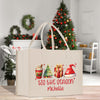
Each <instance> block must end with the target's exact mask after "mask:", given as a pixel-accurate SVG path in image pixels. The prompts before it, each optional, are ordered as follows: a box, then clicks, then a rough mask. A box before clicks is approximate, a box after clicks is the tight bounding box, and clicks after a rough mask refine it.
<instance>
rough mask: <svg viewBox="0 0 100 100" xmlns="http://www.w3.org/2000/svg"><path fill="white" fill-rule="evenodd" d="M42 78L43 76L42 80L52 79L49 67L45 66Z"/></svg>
mask: <svg viewBox="0 0 100 100" xmlns="http://www.w3.org/2000/svg"><path fill="white" fill-rule="evenodd" d="M43 76H44V78H51V77H52V72H51V70H50V68H49V65H47V68H46V70H45V72H44V75H43Z"/></svg>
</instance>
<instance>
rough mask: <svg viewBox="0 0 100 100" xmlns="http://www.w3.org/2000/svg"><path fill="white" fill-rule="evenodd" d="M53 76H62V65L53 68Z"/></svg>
mask: <svg viewBox="0 0 100 100" xmlns="http://www.w3.org/2000/svg"><path fill="white" fill-rule="evenodd" d="M54 76H55V77H57V78H60V77H62V76H63V66H62V65H56V67H55V68H54Z"/></svg>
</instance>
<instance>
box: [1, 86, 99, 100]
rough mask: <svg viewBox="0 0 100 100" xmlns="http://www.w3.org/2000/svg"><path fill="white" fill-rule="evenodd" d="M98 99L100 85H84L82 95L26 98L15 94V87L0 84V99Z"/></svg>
mask: <svg viewBox="0 0 100 100" xmlns="http://www.w3.org/2000/svg"><path fill="white" fill-rule="evenodd" d="M40 99H41V100H100V86H85V87H83V94H82V95H75V96H66V97H65V96H64V97H50V98H28V97H24V96H16V95H15V87H13V86H4V87H3V86H1V87H0V100H40Z"/></svg>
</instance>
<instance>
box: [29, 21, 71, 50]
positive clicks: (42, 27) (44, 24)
mask: <svg viewBox="0 0 100 100" xmlns="http://www.w3.org/2000/svg"><path fill="white" fill-rule="evenodd" d="M46 25H49V26H50V29H51V37H52V38H51V40H52V50H54V39H53V30H52V28H51V27H52V26H53V27H54V28H55V29H56V31H57V32H58V33H59V35H60V36H61V38H62V39H63V41H64V42H65V44H66V47H67V50H69V47H68V44H67V42H66V41H65V39H64V36H63V35H62V33H61V32H60V31H59V30H58V28H56V26H54V25H53V24H52V23H43V24H42V25H41V26H40V27H39V28H38V30H37V32H36V34H35V36H34V37H33V39H32V41H31V43H30V45H29V48H30V47H31V44H32V43H33V41H34V40H35V38H36V36H37V35H38V34H39V32H40V30H41V29H42V30H41V43H42V46H43V49H46V48H45V45H44V43H43V30H44V28H45V27H46Z"/></svg>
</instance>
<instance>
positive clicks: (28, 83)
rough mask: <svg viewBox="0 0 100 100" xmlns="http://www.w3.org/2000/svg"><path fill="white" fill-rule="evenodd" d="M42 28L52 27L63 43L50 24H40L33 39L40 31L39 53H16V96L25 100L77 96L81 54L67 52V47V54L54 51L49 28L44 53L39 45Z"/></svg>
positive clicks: (80, 79)
mask: <svg viewBox="0 0 100 100" xmlns="http://www.w3.org/2000/svg"><path fill="white" fill-rule="evenodd" d="M46 25H49V26H50V27H51V26H53V27H54V28H55V29H56V30H57V32H58V34H60V36H61V37H62V39H63V40H64V42H65V43H66V41H65V39H64V37H63V35H62V33H61V32H60V31H59V30H58V29H57V28H56V27H55V26H54V25H52V24H51V23H43V24H42V25H41V26H40V27H39V29H38V30H37V32H36V35H37V34H38V33H39V32H40V30H41V43H42V46H43V49H33V48H28V49H25V50H22V51H18V52H17V68H16V70H17V76H16V77H17V79H16V94H17V95H23V96H29V97H47V96H66V95H75V94H81V93H82V65H83V64H82V61H83V60H82V51H81V50H69V47H68V45H67V43H66V46H67V48H68V49H67V50H54V40H53V31H52V28H51V35H52V50H46V48H45V46H44V43H43V30H44V27H45V26H46ZM36 35H35V36H36ZM35 36H34V38H33V40H32V41H31V43H30V46H31V44H32V42H34V39H35ZM30 46H29V47H30Z"/></svg>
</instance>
